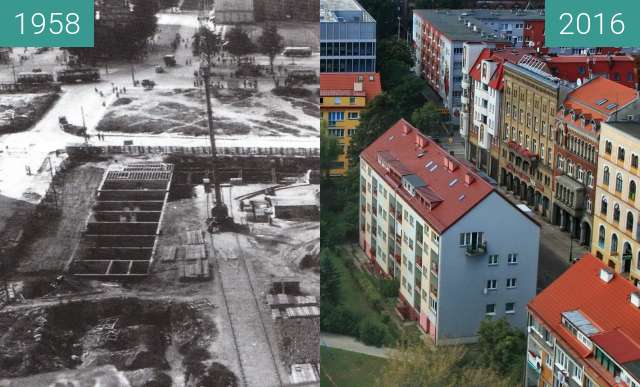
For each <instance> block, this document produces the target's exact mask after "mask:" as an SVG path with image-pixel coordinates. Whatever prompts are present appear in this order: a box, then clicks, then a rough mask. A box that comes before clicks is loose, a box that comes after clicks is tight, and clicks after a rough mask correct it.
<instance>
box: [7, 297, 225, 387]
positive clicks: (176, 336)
mask: <svg viewBox="0 0 640 387" xmlns="http://www.w3.org/2000/svg"><path fill="white" fill-rule="evenodd" d="M0 332H2V333H0V379H2V378H7V379H13V378H22V377H27V376H32V375H40V374H45V373H51V372H62V373H69V372H70V370H77V372H78V374H82V375H84V374H86V373H87V372H89V371H90V370H98V369H102V368H104V367H107V366H111V367H113V368H115V369H116V370H117V371H118V373H120V374H121V375H122V376H123V377H124V378H126V379H127V380H128V381H129V383H130V384H131V386H140V387H142V386H150V385H153V386H158V387H163V386H167V387H170V386H171V385H172V384H173V382H172V378H171V377H170V376H169V374H172V373H173V372H172V371H175V370H172V366H173V367H174V368H175V367H176V364H178V366H177V367H178V368H180V369H181V370H182V372H184V379H183V380H184V381H185V382H186V383H185V385H189V386H190V385H197V386H236V385H237V380H236V377H235V375H234V374H233V373H232V372H231V371H229V370H228V369H227V368H225V367H224V366H222V365H220V364H218V363H215V362H212V361H211V356H210V354H209V352H208V350H207V349H208V348H209V346H210V345H211V343H212V342H213V340H214V339H215V337H216V335H217V333H218V331H217V329H216V326H215V324H214V322H213V321H211V320H210V319H209V318H206V317H205V316H204V315H202V314H201V313H200V311H199V310H198V309H196V308H193V307H191V306H190V305H189V304H187V303H179V302H162V301H147V300H140V299H136V298H120V297H119V298H110V299H103V300H99V301H81V302H70V303H64V304H54V305H53V306H47V307H45V306H42V307H34V308H32V309H30V310H28V312H26V313H25V311H24V310H19V311H17V312H5V313H0ZM170 348H171V351H170V352H171V353H170V352H169V351H168V349H170ZM169 357H170V359H169ZM83 372H84V374H83ZM151 381H153V383H154V384H149V383H150V382H151ZM30 383H34V382H30ZM0 384H2V383H0Z"/></svg>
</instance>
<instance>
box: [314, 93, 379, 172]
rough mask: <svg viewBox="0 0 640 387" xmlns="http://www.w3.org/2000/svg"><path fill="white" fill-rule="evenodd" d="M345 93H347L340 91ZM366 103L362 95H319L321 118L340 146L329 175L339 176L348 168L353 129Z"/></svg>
mask: <svg viewBox="0 0 640 387" xmlns="http://www.w3.org/2000/svg"><path fill="white" fill-rule="evenodd" d="M342 94H347V93H342ZM366 104H367V99H366V97H364V96H352V95H335V96H324V97H320V112H321V115H322V120H323V121H324V122H326V123H327V127H328V129H329V134H330V135H332V136H334V137H335V138H336V139H337V141H338V145H339V146H340V147H341V148H342V151H341V152H340V155H339V156H338V159H337V160H336V161H335V163H334V165H333V167H334V168H331V169H330V170H329V174H330V175H331V176H341V175H344V174H345V173H346V171H347V170H349V157H348V156H347V151H348V150H349V144H350V143H351V137H352V136H353V133H354V130H355V129H356V128H357V127H358V124H360V113H361V111H362V109H364V107H365V106H366Z"/></svg>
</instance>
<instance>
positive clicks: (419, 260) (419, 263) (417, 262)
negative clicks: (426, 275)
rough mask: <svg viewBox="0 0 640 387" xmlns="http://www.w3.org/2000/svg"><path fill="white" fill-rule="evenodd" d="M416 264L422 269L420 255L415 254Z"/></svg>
mask: <svg viewBox="0 0 640 387" xmlns="http://www.w3.org/2000/svg"><path fill="white" fill-rule="evenodd" d="M416 266H417V267H419V268H420V269H422V257H421V256H416Z"/></svg>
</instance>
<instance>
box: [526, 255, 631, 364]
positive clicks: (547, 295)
mask: <svg viewBox="0 0 640 387" xmlns="http://www.w3.org/2000/svg"><path fill="white" fill-rule="evenodd" d="M604 268H606V266H605V265H604V263H602V262H601V261H600V260H599V259H597V258H596V257H594V256H593V255H591V254H589V253H587V254H584V255H583V256H582V258H581V259H580V260H579V261H578V262H576V263H575V264H574V265H573V266H572V267H570V268H569V269H568V270H567V271H565V272H564V273H563V274H562V275H561V276H560V277H559V278H558V279H557V280H555V281H554V282H553V283H552V284H551V285H549V286H548V287H547V288H546V289H544V290H543V291H542V292H541V293H540V294H538V295H537V296H536V297H535V298H534V299H533V300H532V301H531V302H530V303H529V310H530V311H531V312H532V313H533V314H534V315H535V316H537V318H539V319H540V320H541V321H542V322H543V323H544V325H545V326H546V327H547V328H548V329H549V330H551V331H552V332H553V333H554V334H555V335H556V336H559V337H560V338H562V339H563V340H564V341H565V342H566V343H567V344H568V345H569V346H570V347H571V349H572V350H573V351H574V352H576V353H578V354H579V355H580V356H582V357H588V356H589V355H590V353H591V351H590V350H589V349H588V348H587V347H585V346H584V345H583V344H582V343H580V342H579V341H578V340H577V339H576V338H575V337H574V336H573V335H572V334H571V333H570V332H569V331H568V330H567V329H566V328H565V327H564V326H563V325H562V322H561V314H562V313H565V312H571V311H579V312H580V313H581V314H582V315H583V316H584V317H586V318H587V319H588V320H589V322H590V323H591V324H592V325H593V326H594V327H596V328H597V330H598V333H596V334H594V335H592V336H591V337H590V339H591V340H592V341H593V342H594V343H596V345H599V346H601V348H603V349H604V350H605V351H606V352H607V354H608V355H610V356H611V357H613V359H614V360H616V361H617V362H619V363H620V364H622V365H624V363H627V362H629V361H637V360H640V344H639V343H640V309H638V308H636V307H635V306H633V305H632V304H631V302H630V301H629V299H630V295H631V293H633V292H636V291H638V289H637V288H636V287H634V286H633V285H632V284H631V283H630V282H629V281H627V280H626V279H625V278H623V277H621V276H620V275H619V274H614V275H613V279H612V280H611V281H610V282H609V283H606V282H604V281H603V280H601V279H600V270H601V269H604Z"/></svg>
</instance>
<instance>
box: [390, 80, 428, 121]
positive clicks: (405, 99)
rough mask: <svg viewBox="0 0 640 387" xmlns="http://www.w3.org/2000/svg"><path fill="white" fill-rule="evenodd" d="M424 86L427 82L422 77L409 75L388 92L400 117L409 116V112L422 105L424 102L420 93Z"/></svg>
mask: <svg viewBox="0 0 640 387" xmlns="http://www.w3.org/2000/svg"><path fill="white" fill-rule="evenodd" d="M426 87H427V83H426V82H425V81H424V80H423V79H420V78H418V77H416V76H410V77H408V78H407V79H405V81H404V82H402V83H401V84H399V85H398V86H396V87H395V88H393V89H392V90H391V91H390V92H389V95H390V96H391V98H392V100H393V102H394V103H395V104H396V109H397V110H398V112H399V113H400V116H401V117H403V118H409V117H411V114H412V113H413V112H414V111H415V110H416V109H417V108H419V107H420V106H422V104H423V103H424V102H425V99H424V96H423V94H422V93H423V92H424V90H425V88H426Z"/></svg>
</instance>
